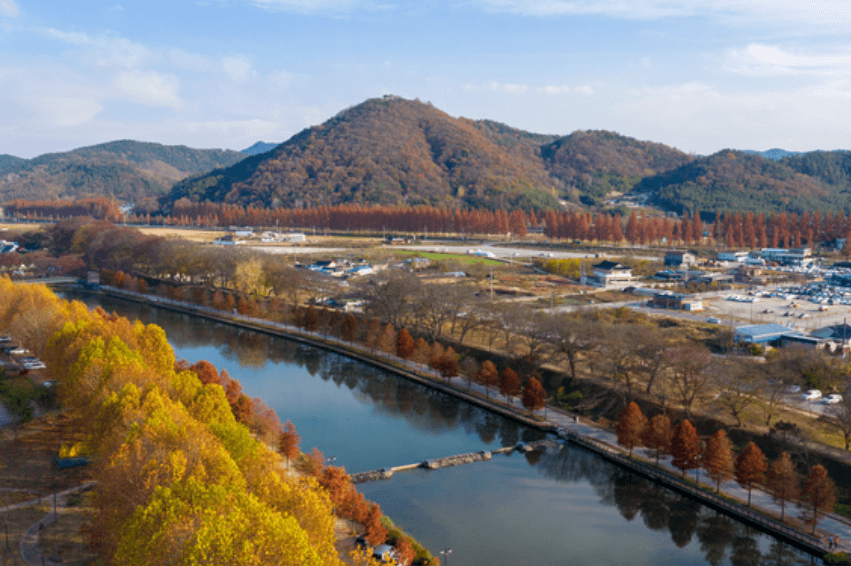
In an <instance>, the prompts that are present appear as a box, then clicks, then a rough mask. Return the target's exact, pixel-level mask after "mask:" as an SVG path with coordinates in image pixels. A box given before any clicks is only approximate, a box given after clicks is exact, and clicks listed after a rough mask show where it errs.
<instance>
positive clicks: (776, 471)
mask: <svg viewBox="0 0 851 566" xmlns="http://www.w3.org/2000/svg"><path fill="white" fill-rule="evenodd" d="M765 487H766V489H767V490H768V493H770V494H771V497H772V498H774V501H775V502H776V503H778V504H779V505H780V520H781V521H783V517H784V514H785V512H786V502H787V501H792V500H795V499H797V498H798V496H799V495H800V494H801V476H800V474H798V472H797V471H795V464H793V463H792V457H791V456H790V455H789V453H788V452H782V453H781V454H780V457H779V458H777V460H775V461H774V463H773V464H771V467H770V468H769V469H768V474H767V475H766V480H765Z"/></svg>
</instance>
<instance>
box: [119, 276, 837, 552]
mask: <svg viewBox="0 0 851 566" xmlns="http://www.w3.org/2000/svg"><path fill="white" fill-rule="evenodd" d="M106 291H107V292H109V293H110V294H113V295H114V296H116V297H118V298H131V297H130V295H131V294H129V293H127V294H125V292H122V291H117V292H116V291H111V290H106ZM134 299H135V300H137V302H140V303H148V304H153V305H156V306H161V307H165V308H169V309H170V310H174V311H176V312H181V313H184V314H189V315H200V316H201V317H203V318H207V319H211V320H216V321H218V322H222V323H224V324H230V325H233V326H237V327H242V328H249V329H252V330H256V331H258V332H263V333H266V334H271V335H276V336H282V337H285V338H288V339H291V340H295V341H297V342H303V343H308V344H312V345H315V346H318V347H320V348H323V349H326V350H328V351H333V352H335V353H338V354H341V355H344V356H347V357H350V358H355V359H358V360H361V361H363V362H365V363H369V364H371V365H375V366H376V367H380V368H381V369H383V370H385V371H388V372H392V373H394V374H396V375H401V376H403V377H406V378H410V376H411V375H414V376H415V377H416V379H415V381H418V382H419V383H422V384H424V385H426V386H428V387H431V388H432V389H435V390H439V391H442V392H444V393H446V394H449V395H452V396H453V397H456V398H458V399H463V400H465V401H469V402H471V403H474V404H476V405H478V406H480V407H483V408H485V409H487V410H490V411H494V412H498V413H500V414H502V415H504V416H506V417H508V418H511V419H512V420H517V421H518V422H523V423H524V424H527V425H529V426H534V427H535V428H537V429H539V430H546V431H553V430H555V429H557V428H559V427H564V428H568V427H569V428H571V430H572V431H575V432H576V433H577V434H579V436H580V437H581V438H583V439H588V438H590V439H592V440H593V441H594V442H593V445H594V446H595V447H594V448H589V449H593V450H595V451H599V452H601V453H603V452H611V453H613V454H616V453H618V452H619V449H618V448H617V446H616V445H615V440H614V435H613V434H612V433H611V431H609V430H607V429H605V428H600V427H598V426H596V423H592V422H590V421H585V420H580V421H579V422H574V421H573V417H574V416H573V415H570V414H567V413H563V412H561V411H554V409H553V408H551V407H550V408H548V409H546V410H543V411H540V412H538V413H537V414H536V415H534V416H530V415H529V413H528V412H524V411H523V410H522V409H518V408H517V403H516V401H515V402H514V403H513V404H512V405H513V406H511V407H510V406H508V405H507V404H502V403H501V402H495V401H493V400H487V399H485V395H486V393H485V390H484V388H482V387H481V386H478V385H477V384H473V386H472V387H470V386H469V384H467V383H466V382H465V380H464V378H461V377H456V378H453V379H451V380H449V382H448V383H447V381H446V380H442V379H439V378H437V377H434V376H433V375H429V373H430V372H429V370H428V369H426V368H424V367H422V366H420V371H421V374H417V371H416V370H417V367H415V365H414V364H410V366H414V367H404V368H403V367H400V365H401V364H400V362H399V361H398V360H393V359H391V358H392V356H386V355H384V354H382V353H372V352H370V351H369V349H368V348H360V349H359V350H360V351H352V349H351V348H352V347H351V345H349V344H348V343H345V342H342V341H340V340H335V339H333V338H330V337H323V336H322V335H321V334H317V333H306V332H304V331H302V330H300V329H297V328H295V327H292V326H290V325H281V324H275V323H270V322H268V321H264V320H259V319H249V318H247V317H241V316H238V315H237V316H231V315H229V314H225V313H221V312H219V311H214V312H206V313H205V312H203V311H207V310H208V309H203V308H198V307H194V306H193V305H187V304H185V303H177V302H176V301H170V300H167V299H161V298H159V297H149V296H141V297H136V298H131V300H134ZM385 358H386V359H385ZM377 362H380V364H379V363H377ZM479 394H480V395H481V397H478V396H477V395H479ZM518 417H519V418H518ZM545 418H546V419H545ZM598 445H599V446H598ZM617 463H618V465H619V466H621V467H625V468H628V469H630V470H631V471H637V469H638V466H636V465H632V464H631V463H630V462H622V461H619V462H617ZM638 473H641V472H640V471H638ZM672 480H676V481H681V480H679V478H672ZM725 491H728V493H729V492H730V491H729V490H727V486H726V485H725ZM693 495H694V498H695V499H698V500H701V501H705V500H707V499H708V498H705V497H703V496H702V494H700V493H697V494H693ZM707 504H709V505H710V507H712V506H713V505H712V504H711V502H708V501H707ZM768 509H769V510H770V507H769V508H768ZM731 514H733V515H734V516H737V517H740V516H743V515H742V514H735V513H731ZM746 522H747V521H746ZM784 528H787V529H788V527H784ZM763 530H768V532H772V534H775V533H774V532H773V531H772V530H771V529H768V528H764V529H763ZM839 534H841V533H839ZM778 538H785V537H780V536H779V537H778ZM843 538H845V537H844V536H843ZM796 546H798V545H796Z"/></svg>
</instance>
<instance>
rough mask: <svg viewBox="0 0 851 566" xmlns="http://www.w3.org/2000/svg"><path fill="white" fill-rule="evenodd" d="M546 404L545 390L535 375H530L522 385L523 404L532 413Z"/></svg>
mask: <svg viewBox="0 0 851 566" xmlns="http://www.w3.org/2000/svg"><path fill="white" fill-rule="evenodd" d="M546 405H547V392H546V391H544V387H543V386H542V385H541V382H540V381H538V378H536V377H530V378H529V381H527V382H526V386H525V387H523V406H524V407H526V408H527V409H529V412H530V413H534V412H535V411H537V410H539V409H543V408H544V407H546Z"/></svg>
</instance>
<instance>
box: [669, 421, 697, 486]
mask: <svg viewBox="0 0 851 566" xmlns="http://www.w3.org/2000/svg"><path fill="white" fill-rule="evenodd" d="M671 456H672V457H673V459H672V460H671V464H673V466H674V467H675V468H679V469H680V470H682V471H683V477H686V471H688V470H693V469H695V468H697V467H698V466H699V465H700V464H699V462H698V459H699V456H700V438H699V437H698V436H697V430H696V429H695V428H694V425H693V424H691V422H689V420H688V419H683V420H681V421H680V422H678V423H677V426H676V427H675V428H674V435H673V436H672V437H671Z"/></svg>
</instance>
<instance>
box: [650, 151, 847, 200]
mask: <svg viewBox="0 0 851 566" xmlns="http://www.w3.org/2000/svg"><path fill="white" fill-rule="evenodd" d="M789 159H793V160H794V159H798V157H787V158H785V159H784V160H781V161H779V162H778V161H772V160H769V159H765V158H764V157H762V156H760V155H757V154H753V153H746V152H743V151H734V150H723V151H720V152H718V153H715V154H713V155H710V156H708V157H701V158H699V159H695V160H694V161H691V162H690V163H687V164H685V165H682V166H681V167H678V168H676V169H674V170H672V171H669V172H667V173H663V174H660V175H655V176H653V177H648V178H646V179H644V180H642V181H641V182H640V183H638V184H637V185H636V186H635V190H636V191H637V192H642V193H649V195H650V201H651V202H652V203H654V204H656V205H658V206H660V207H662V208H664V209H667V210H675V211H682V210H692V211H693V210H700V211H702V212H711V211H733V210H748V211H754V212H771V211H778V212H779V211H784V210H786V211H789V212H801V211H804V210H816V209H823V210H831V209H832V210H836V209H847V208H848V207H849V205H851V194H849V192H848V189H847V185H844V186H840V185H833V184H828V183H825V182H821V181H820V180H819V179H817V178H814V177H811V176H809V175H806V174H803V173H801V172H799V170H800V169H802V168H803V167H798V168H797V169H793V168H792V167H790V166H789V165H788V164H787V161H786V160H789ZM826 162H830V160H827V161H826ZM825 171H827V168H825Z"/></svg>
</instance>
